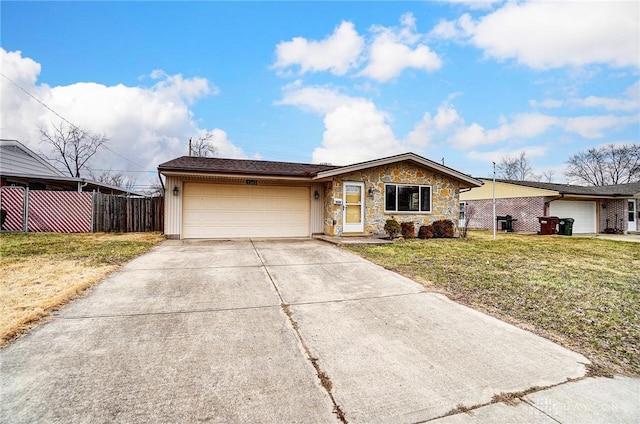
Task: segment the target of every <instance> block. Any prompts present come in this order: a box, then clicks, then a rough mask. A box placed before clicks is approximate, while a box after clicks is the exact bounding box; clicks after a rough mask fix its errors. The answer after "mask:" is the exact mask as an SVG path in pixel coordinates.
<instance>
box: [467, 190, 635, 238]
mask: <svg viewBox="0 0 640 424" xmlns="http://www.w3.org/2000/svg"><path fill="white" fill-rule="evenodd" d="M483 181H484V185H483V186H482V187H479V188H474V189H472V190H470V191H467V192H464V193H461V194H460V201H461V212H460V213H461V218H462V217H464V214H465V208H464V206H465V205H466V210H467V211H469V208H473V212H472V213H473V215H472V217H471V218H470V220H469V228H484V229H491V228H493V211H492V209H493V206H492V202H493V181H492V180H490V179H483ZM495 193H496V215H497V216H505V215H511V216H512V217H513V218H514V219H517V221H514V222H513V229H514V230H515V231H521V232H536V231H538V230H540V223H539V221H538V217H541V216H557V217H559V218H573V219H574V220H575V222H574V224H573V232H574V233H577V234H581V233H582V234H590V233H599V232H604V231H605V230H606V229H610V230H619V231H623V232H638V231H640V226H639V225H638V221H639V218H640V214H639V212H638V205H639V204H640V182H638V183H632V184H617V185H611V186H596V187H586V186H577V185H569V184H555V183H541V182H532V181H508V180H496V187H495ZM498 229H500V226H498Z"/></svg>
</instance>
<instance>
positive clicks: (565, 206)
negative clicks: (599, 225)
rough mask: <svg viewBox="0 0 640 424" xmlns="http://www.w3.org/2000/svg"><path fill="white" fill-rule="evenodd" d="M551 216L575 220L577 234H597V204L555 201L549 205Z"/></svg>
mask: <svg viewBox="0 0 640 424" xmlns="http://www.w3.org/2000/svg"><path fill="white" fill-rule="evenodd" d="M549 215H550V216H557V217H558V218H573V219H575V222H574V223H573V232H574V233H576V234H585V233H596V232H597V230H596V202H587V201H573V200H554V201H553V202H551V203H549Z"/></svg>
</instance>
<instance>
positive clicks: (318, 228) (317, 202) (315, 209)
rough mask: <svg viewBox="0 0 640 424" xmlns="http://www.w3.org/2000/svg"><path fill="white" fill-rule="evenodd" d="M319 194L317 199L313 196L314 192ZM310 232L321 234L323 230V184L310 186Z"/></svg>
mask: <svg viewBox="0 0 640 424" xmlns="http://www.w3.org/2000/svg"><path fill="white" fill-rule="evenodd" d="M316 191H317V192H318V194H320V198H319V199H315V198H314V193H315V192H316ZM309 197H310V198H311V234H322V233H323V232H324V223H323V218H324V186H323V184H318V183H316V184H313V185H312V186H311V196H309Z"/></svg>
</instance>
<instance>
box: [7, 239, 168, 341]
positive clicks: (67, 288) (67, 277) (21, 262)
mask: <svg viewBox="0 0 640 424" xmlns="http://www.w3.org/2000/svg"><path fill="white" fill-rule="evenodd" d="M162 240H164V237H163V236H161V235H160V234H159V233H125V234H113V233H91V234H57V233H2V234H0V347H2V346H5V345H7V344H8V343H10V341H11V340H13V339H14V338H15V337H16V336H19V335H20V334H22V333H24V332H25V331H27V330H29V329H30V328H31V327H33V326H34V325H36V324H37V323H38V322H39V321H41V320H42V319H44V318H46V317H47V316H49V314H50V313H51V312H52V311H53V310H54V309H55V308H58V307H59V306H61V305H63V304H65V303H67V302H68V301H69V300H71V299H73V298H75V297H77V296H79V295H81V294H82V292H83V291H84V290H85V289H87V288H88V287H90V286H92V285H93V284H95V283H97V282H99V281H100V280H102V279H103V278H104V277H106V276H107V275H108V274H109V273H110V272H112V271H114V270H116V269H117V268H118V267H119V266H120V265H122V264H124V263H126V262H127V261H129V260H131V259H132V258H134V257H136V256H138V255H139V254H141V253H143V252H145V251H147V250H148V249H150V248H151V247H152V246H154V245H156V244H157V243H159V242H160V241H162Z"/></svg>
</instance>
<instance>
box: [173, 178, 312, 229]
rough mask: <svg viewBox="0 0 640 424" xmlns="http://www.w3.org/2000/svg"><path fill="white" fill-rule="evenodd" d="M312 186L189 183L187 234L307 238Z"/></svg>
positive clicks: (185, 202) (185, 203)
mask: <svg viewBox="0 0 640 424" xmlns="http://www.w3.org/2000/svg"><path fill="white" fill-rule="evenodd" d="M309 208H310V197H309V188H308V187H286V186H244V185H223V184H207V183H185V187H184V198H183V237H185V238H235V237H306V236H308V235H309V232H310V229H309V219H310V215H309Z"/></svg>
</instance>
